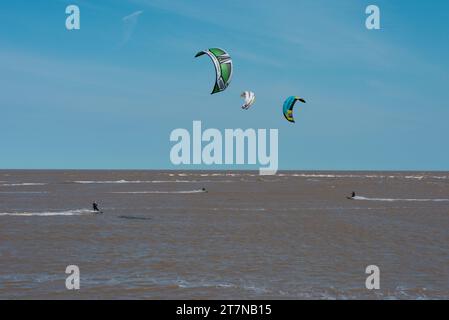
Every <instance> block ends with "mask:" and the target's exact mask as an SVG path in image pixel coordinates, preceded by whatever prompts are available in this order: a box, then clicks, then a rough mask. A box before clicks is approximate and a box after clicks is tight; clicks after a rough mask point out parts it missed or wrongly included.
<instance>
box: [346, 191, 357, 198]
mask: <svg viewBox="0 0 449 320" xmlns="http://www.w3.org/2000/svg"><path fill="white" fill-rule="evenodd" d="M346 198H347V199H348V200H354V198H355V192H354V191H352V193H351V196H350V197H346Z"/></svg>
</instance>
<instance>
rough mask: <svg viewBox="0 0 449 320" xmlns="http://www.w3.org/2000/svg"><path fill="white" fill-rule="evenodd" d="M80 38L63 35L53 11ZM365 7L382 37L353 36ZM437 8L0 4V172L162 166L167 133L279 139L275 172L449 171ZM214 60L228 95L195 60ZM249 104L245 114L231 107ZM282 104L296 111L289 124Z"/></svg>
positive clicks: (313, 0) (111, 1)
mask: <svg viewBox="0 0 449 320" xmlns="http://www.w3.org/2000/svg"><path fill="white" fill-rule="evenodd" d="M71 4H75V5H77V6H79V8H80V15H81V29H80V30H71V31H69V30H67V29H66V27H65V21H66V18H67V14H66V13H65V9H66V7H67V6H68V5H71ZM371 4H375V5H377V6H378V7H379V8H380V12H381V29H380V30H368V29H366V27H365V20H366V18H367V15H366V14H365V9H366V7H367V6H368V5H371ZM448 33H449V2H448V1H445V0H436V1H432V2H430V1H406V0H395V1H387V0H376V1H364V0H342V1H334V0H292V1H290V0H285V1H271V0H266V1H257V0H247V1H240V0H227V1H211V0H207V1H206V0H191V1H190V0H171V1H166V0H108V1H99V0H96V1H94V0H82V1H81V0H80V1H63V0H41V1H25V0H16V1H2V2H1V4H0V168H3V169H69V168H70V169H224V170H232V169H257V168H258V167H259V166H258V165H257V166H247V165H243V166H226V167H225V166H215V167H208V166H204V165H196V166H183V167H177V166H174V165H173V164H172V163H171V161H170V149H171V148H172V147H173V145H174V143H173V142H170V140H169V136H170V133H171V132H172V130H174V129H177V128H186V129H188V130H189V131H191V130H192V121H194V120H201V121H202V125H203V128H204V129H206V128H217V129H220V130H224V129H226V128H230V129H236V128H242V129H247V128H254V129H278V130H279V166H280V169H284V170H440V171H446V170H449V145H448V144H449V142H448V138H449V121H448V119H449V103H448V101H449V90H448V83H449V76H448V74H449V41H447V34H448ZM210 47H221V48H225V49H226V50H227V51H228V52H229V53H230V55H231V57H232V59H233V63H234V76H233V79H232V82H231V84H230V86H229V88H228V89H227V90H226V91H224V92H221V93H218V94H215V95H211V94H210V92H211V90H212V87H213V82H214V78H215V74H214V71H213V66H212V64H211V63H210V61H209V60H208V59H207V58H206V57H202V58H198V59H194V55H195V54H196V53H197V52H198V51H200V50H203V49H206V48H210ZM245 90H251V91H253V92H255V93H256V97H257V98H256V99H257V101H256V104H255V105H254V106H253V107H252V108H251V110H248V111H244V110H242V109H241V108H240V106H241V104H242V99H241V97H240V93H241V92H242V91H245ZM291 95H299V96H301V97H303V98H305V99H306V100H307V104H306V105H302V106H300V107H299V108H297V109H296V110H295V119H296V123H295V124H292V123H289V122H287V121H286V120H285V119H284V117H283V115H282V103H283V101H284V100H285V99H286V98H287V97H288V96H291Z"/></svg>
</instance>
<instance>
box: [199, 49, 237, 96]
mask: <svg viewBox="0 0 449 320" xmlns="http://www.w3.org/2000/svg"><path fill="white" fill-rule="evenodd" d="M204 54H206V55H208V56H209V58H211V60H212V62H213V63H214V66H215V73H216V80H215V86H214V89H213V90H212V93H211V94H214V93H218V92H221V91H224V90H225V89H226V88H227V87H228V86H229V83H230V82H231V78H232V59H231V57H230V56H229V54H228V53H227V52H226V51H224V50H223V49H220V48H210V49H208V50H204V51H200V52H198V53H197V54H196V55H195V58H197V57H200V56H202V55H204Z"/></svg>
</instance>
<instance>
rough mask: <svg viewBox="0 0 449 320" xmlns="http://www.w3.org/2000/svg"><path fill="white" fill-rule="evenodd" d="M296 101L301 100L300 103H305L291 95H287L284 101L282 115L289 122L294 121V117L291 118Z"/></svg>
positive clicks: (300, 99)
mask: <svg viewBox="0 0 449 320" xmlns="http://www.w3.org/2000/svg"><path fill="white" fill-rule="evenodd" d="M297 101H301V102H302V103H306V101H305V100H304V99H302V98H300V97H296V96H291V97H288V98H287V100H285V102H284V107H283V112H284V117H285V119H287V120H288V121H290V122H295V119H293V107H294V106H295V104H296V102H297Z"/></svg>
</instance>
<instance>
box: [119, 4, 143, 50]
mask: <svg viewBox="0 0 449 320" xmlns="http://www.w3.org/2000/svg"><path fill="white" fill-rule="evenodd" d="M142 13H143V11H142V10H139V11H135V12H133V13H131V14H129V15H127V16H125V17H123V18H122V21H123V39H122V43H121V44H122V45H124V44H126V43H127V42H128V41H129V40H130V39H131V37H132V35H133V33H134V30H135V29H136V27H137V24H138V22H139V17H140V16H141V15H142Z"/></svg>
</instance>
